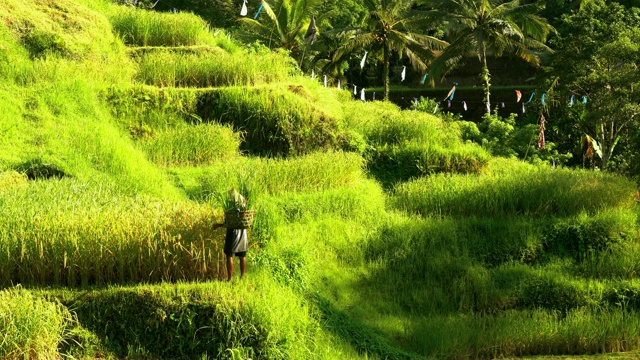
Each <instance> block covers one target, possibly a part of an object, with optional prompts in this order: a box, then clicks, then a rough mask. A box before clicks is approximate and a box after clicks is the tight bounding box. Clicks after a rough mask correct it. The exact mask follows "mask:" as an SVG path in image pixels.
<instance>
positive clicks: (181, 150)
mask: <svg viewBox="0 0 640 360" xmlns="http://www.w3.org/2000/svg"><path fill="white" fill-rule="evenodd" d="M0 20H1V26H0V48H2V49H3V50H6V51H3V52H1V53H0V69H1V70H2V71H0V74H1V75H0V93H2V95H3V98H4V99H7V101H3V102H2V103H1V104H0V109H1V110H2V112H3V114H4V118H3V122H2V131H3V132H2V137H0V142H1V145H2V146H1V147H0V149H1V150H0V169H1V170H2V172H1V173H0V187H1V189H0V204H2V207H1V209H2V210H0V213H1V214H2V217H1V219H2V220H1V221H2V224H1V225H2V226H0V246H1V247H2V251H0V284H2V286H4V287H8V286H9V285H10V284H13V283H16V282H19V283H22V284H23V285H24V286H30V287H32V289H30V290H22V289H14V288H11V287H9V289H8V290H2V291H0V295H1V296H3V297H5V298H6V299H9V300H8V301H7V302H3V304H5V306H6V308H7V309H9V311H8V313H9V314H10V316H9V317H3V318H1V319H0V320H2V321H0V329H2V330H3V331H4V332H5V333H6V334H11V336H14V338H15V339H16V340H12V343H11V344H10V345H2V346H1V347H0V355H2V356H6V357H19V356H24V355H27V354H31V356H32V357H42V358H45V357H50V356H54V355H52V354H59V353H62V354H71V355H73V356H76V357H103V356H104V357H112V356H113V357H119V358H120V357H128V356H131V357H134V356H137V357H153V358H155V357H166V358H175V357H183V358H198V357H203V356H205V355H206V356H209V357H216V358H249V357H251V358H300V359H302V358H309V357H312V358H327V359H334V358H359V357H362V358H392V359H396V358H424V357H436V358H468V357H503V356H516V355H530V354H581V353H594V352H610V351H624V350H631V349H637V348H638V346H639V344H640V333H639V331H640V330H639V329H640V324H639V323H640V316H639V315H638V314H637V313H636V310H635V309H636V308H637V306H640V283H639V282H638V281H637V280H636V279H635V277H636V275H635V274H637V271H640V269H639V268H640V244H639V243H638V241H637V239H638V236H637V227H636V214H635V209H634V208H633V198H632V197H633V195H634V193H635V186H634V185H633V184H631V183H630V182H628V181H626V180H625V179H621V178H617V177H614V176H608V175H604V174H594V173H585V172H574V171H568V170H561V171H553V170H552V169H550V168H544V167H533V166H529V165H524V164H519V163H517V162H515V161H512V160H509V161H507V160H495V159H494V160H490V159H489V155H488V154H487V153H486V152H485V151H483V150H482V149H479V148H478V147H475V146H472V145H468V144H464V143H462V142H461V140H460V139H459V135H458V134H457V132H456V130H455V127H453V126H450V125H449V124H447V123H444V122H442V121H441V120H439V119H437V118H435V117H431V116H429V115H426V114H421V113H417V112H401V111H399V110H398V108H397V107H395V106H392V105H390V104H384V103H361V102H355V101H352V100H351V99H350V96H348V92H346V91H343V92H338V91H334V90H329V89H324V88H323V87H322V86H321V85H319V84H317V83H315V82H310V81H309V80H308V79H303V78H301V77H299V76H298V75H296V72H295V70H294V69H293V68H292V67H291V66H290V60H289V59H288V58H287V57H286V56H284V55H282V54H272V53H269V52H265V50H264V49H263V48H260V47H251V48H243V47H240V46H239V45H237V44H235V43H234V42H233V41H230V40H229V39H228V38H227V37H226V36H225V34H224V33H219V34H218V35H213V34H211V33H210V32H208V31H207V30H206V28H205V25H204V24H203V23H202V21H201V20H199V19H198V18H196V17H193V16H191V15H188V14H177V15H171V14H164V15H163V14H157V13H153V12H145V11H134V10H133V9H127V8H121V7H114V6H111V5H109V4H107V3H106V2H103V1H100V0H82V1H81V0H75V1H73V0H61V1H52V0H35V1H31V2H29V3H24V2H19V1H14V0H6V1H4V2H3V3H2V4H0ZM114 33H119V34H120V38H121V39H123V40H124V41H125V42H126V43H127V45H128V47H126V46H125V45H124V44H123V42H122V40H120V38H119V37H118V36H116V35H114ZM158 45H166V46H167V48H165V47H163V48H158V47H157V46H158ZM214 55H215V58H214V59H211V57H212V56H214ZM265 56H267V58H268V61H266V62H263V65H264V66H263V67H256V66H252V65H254V64H255V63H257V62H258V61H260V60H263V59H264V57H265ZM225 57H226V58H228V59H229V60H230V61H217V59H219V58H222V59H224V58H225ZM231 59H232V61H231ZM167 64H174V65H175V66H173V67H171V66H168V65H167ZM141 84H146V85H144V86H143V85H141ZM167 85H170V86H176V87H177V88H173V87H171V88H162V87H161V86H167ZM190 87H198V88H197V89H195V88H190ZM241 149H243V150H244V151H245V152H246V151H248V152H250V153H251V154H272V155H278V156H284V157H286V158H280V157H277V158H274V159H265V158H258V157H252V156H245V155H242V154H241V151H240V150H241ZM341 150H349V151H350V152H347V153H343V152H341ZM487 164H488V166H487ZM433 173H440V175H432V176H427V177H423V175H425V174H433ZM24 174H28V175H30V176H31V177H39V179H37V180H28V179H27V178H26V175H24ZM466 174H472V175H466ZM474 174H475V175H474ZM371 176H373V177H375V178H376V180H373V179H371V178H370V177H371ZM59 177H62V178H61V179H59ZM416 178H417V179H416ZM412 179H415V180H412ZM523 179H524V180H523ZM243 184H244V185H246V186H248V187H249V188H252V189H253V190H254V192H255V193H256V194H257V196H256V200H257V206H258V218H257V219H256V225H255V228H254V229H253V230H252V232H251V240H252V244H254V245H253V246H252V249H251V251H250V258H249V262H250V266H251V267H250V272H249V276H248V279H245V280H244V281H242V282H235V283H232V284H226V283H221V282H217V281H213V282H209V281H206V280H209V279H214V278H218V277H220V276H222V275H223V271H224V267H223V265H224V264H223V259H222V258H221V256H220V249H219V246H220V242H221V238H222V233H221V232H212V231H210V230H209V229H210V228H211V225H212V223H214V222H216V221H221V218H220V217H221V214H220V210H219V204H218V203H217V202H216V194H218V193H220V192H222V191H224V190H226V189H228V188H229V187H231V186H240V185H243ZM380 184H383V185H384V187H385V189H386V191H385V190H383V188H382V186H381V185H380ZM396 184H397V185H396ZM167 281H168V282H170V283H166V282H167ZM176 281H187V282H190V283H188V284H187V283H185V284H179V285H172V284H171V283H172V282H176ZM139 282H145V283H161V284H158V285H151V284H150V285H136V284H137V283H139ZM60 285H67V286H68V287H66V288H65V287H60ZM42 286H57V287H54V288H49V289H41V287H42ZM77 286H82V287H83V288H84V289H83V290H73V289H74V288H75V287H77ZM32 296H35V299H37V300H36V301H37V304H38V314H42V315H37V316H29V315H28V312H26V311H23V310H25V309H26V308H28V307H29V306H30V304H31V303H32V301H33V300H31V297H32ZM69 310H72V311H73V312H74V313H75V315H76V318H75V319H74V318H72V317H70V316H69V312H68V311H69ZM34 320H50V321H45V322H43V323H37V322H35V321H34ZM27 323H28V324H29V325H30V326H22V325H21V324H27ZM45 327H46V328H47V329H50V331H47V332H46V333H39V332H38V331H37V329H40V328H45ZM150 328H151V329H153V331H149V329H150ZM26 329H31V330H30V331H29V330H26ZM204 332H206V334H207V335H206V336H205V334H204ZM43 334H44V335H43ZM61 339H64V340H61ZM194 339H197V340H196V341H194ZM3 344H6V343H3ZM16 344H17V345H16ZM58 345H60V348H56V347H57V346H58Z"/></svg>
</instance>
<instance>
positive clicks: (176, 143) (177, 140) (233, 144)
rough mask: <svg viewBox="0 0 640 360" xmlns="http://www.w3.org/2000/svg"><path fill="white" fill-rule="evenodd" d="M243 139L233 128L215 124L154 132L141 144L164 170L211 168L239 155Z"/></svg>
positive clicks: (181, 126)
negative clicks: (214, 164)
mask: <svg viewBox="0 0 640 360" xmlns="http://www.w3.org/2000/svg"><path fill="white" fill-rule="evenodd" d="M240 141H241V136H240V134H239V133H234V132H233V130H232V129H231V128H230V127H229V126H221V125H218V124H214V123H207V124H198V125H186V124H183V125H178V126H175V127H166V128H164V129H159V130H156V131H150V134H148V135H142V138H141V139H140V140H139V143H140V144H141V146H142V149H143V150H144V152H145V153H146V154H147V156H148V157H149V160H151V161H152V162H153V163H155V164H157V165H160V166H208V165H211V164H212V163H214V162H217V161H232V160H234V159H235V158H236V156H238V155H239V147H240Z"/></svg>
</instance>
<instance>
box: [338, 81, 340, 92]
mask: <svg viewBox="0 0 640 360" xmlns="http://www.w3.org/2000/svg"><path fill="white" fill-rule="evenodd" d="M338 90H340V80H338Z"/></svg>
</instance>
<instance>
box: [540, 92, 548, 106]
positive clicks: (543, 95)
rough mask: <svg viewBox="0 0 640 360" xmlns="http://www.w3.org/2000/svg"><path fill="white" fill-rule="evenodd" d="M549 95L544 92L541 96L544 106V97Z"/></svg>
mask: <svg viewBox="0 0 640 360" xmlns="http://www.w3.org/2000/svg"><path fill="white" fill-rule="evenodd" d="M546 97H547V93H544V94H542V97H541V98H540V99H541V100H542V106H545V104H544V99H545V98H546Z"/></svg>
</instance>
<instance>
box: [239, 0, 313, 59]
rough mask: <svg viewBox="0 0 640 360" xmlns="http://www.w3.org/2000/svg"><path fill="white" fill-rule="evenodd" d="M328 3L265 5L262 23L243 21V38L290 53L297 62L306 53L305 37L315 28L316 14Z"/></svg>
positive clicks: (289, 0) (299, 0) (296, 0)
mask: <svg viewBox="0 0 640 360" xmlns="http://www.w3.org/2000/svg"><path fill="white" fill-rule="evenodd" d="M324 1H325V0H273V1H269V2H270V3H271V5H269V4H268V3H267V2H266V1H265V2H263V5H262V6H263V11H262V13H263V14H266V16H264V15H262V14H261V16H262V18H261V20H260V21H258V20H254V19H253V18H250V17H248V18H241V19H240V22H241V24H242V26H243V31H242V32H241V33H240V36H241V37H242V38H243V39H245V40H248V41H251V42H253V41H259V42H261V43H263V44H265V45H267V46H268V47H269V48H270V49H274V48H281V49H285V50H288V51H289V52H290V53H291V56H293V58H294V59H297V58H298V56H299V55H300V54H301V53H302V51H303V50H304V48H303V46H305V45H304V39H303V37H304V35H305V33H306V31H307V29H308V27H309V25H310V24H311V21H312V20H311V19H312V16H313V13H314V10H315V9H316V8H317V7H318V6H319V5H320V4H322V3H323V2H324Z"/></svg>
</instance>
